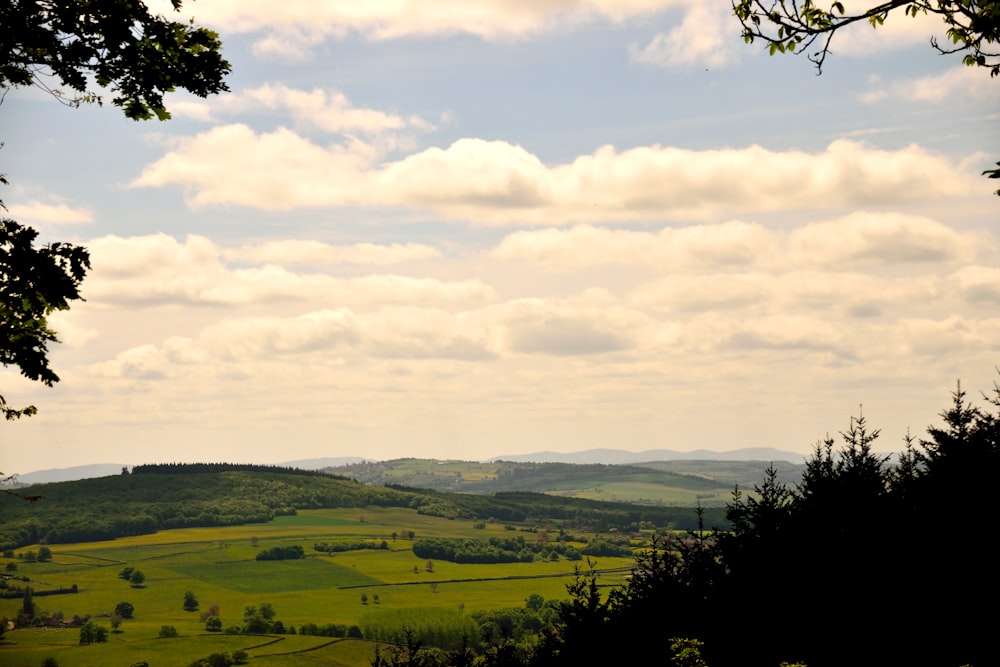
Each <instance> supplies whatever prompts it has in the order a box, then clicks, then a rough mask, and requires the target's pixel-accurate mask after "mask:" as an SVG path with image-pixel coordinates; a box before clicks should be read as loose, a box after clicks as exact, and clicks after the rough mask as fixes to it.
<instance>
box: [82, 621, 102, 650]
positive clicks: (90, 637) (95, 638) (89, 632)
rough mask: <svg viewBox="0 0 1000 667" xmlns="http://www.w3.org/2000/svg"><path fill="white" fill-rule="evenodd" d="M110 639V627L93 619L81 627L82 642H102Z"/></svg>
mask: <svg viewBox="0 0 1000 667" xmlns="http://www.w3.org/2000/svg"><path fill="white" fill-rule="evenodd" d="M106 641H108V629H107V628H106V627H104V626H103V625H98V624H96V623H94V622H93V621H87V622H86V623H84V625H83V627H82V628H80V644H81V645H87V644H101V643H103V642H106Z"/></svg>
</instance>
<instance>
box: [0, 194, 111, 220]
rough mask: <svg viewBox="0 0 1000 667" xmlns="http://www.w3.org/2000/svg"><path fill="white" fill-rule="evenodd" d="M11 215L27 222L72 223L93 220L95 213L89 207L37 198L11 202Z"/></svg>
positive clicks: (9, 211) (9, 209)
mask: <svg viewBox="0 0 1000 667" xmlns="http://www.w3.org/2000/svg"><path fill="white" fill-rule="evenodd" d="M8 213H9V214H10V216H11V217H12V218H14V219H16V220H18V221H20V222H24V223H26V224H32V225H39V224H53V225H72V224H79V223H85V222H93V219H94V215H93V213H91V212H90V210H89V209H87V208H83V207H74V206H69V205H68V204H64V203H54V204H52V203H45V202H41V201H38V200H36V199H33V200H29V201H26V202H24V203H23V204H11V205H10V206H9V207H8Z"/></svg>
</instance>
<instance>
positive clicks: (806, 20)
mask: <svg viewBox="0 0 1000 667" xmlns="http://www.w3.org/2000/svg"><path fill="white" fill-rule="evenodd" d="M852 9H853V8H852ZM733 10H734V12H735V14H736V16H737V18H739V20H740V22H741V23H742V25H743V39H744V40H745V41H746V42H747V43H752V42H754V41H755V40H757V39H760V40H762V41H764V43H765V44H766V45H767V47H768V50H769V52H770V53H771V55H774V54H775V53H795V52H798V53H807V56H806V57H808V58H809V59H810V60H811V61H812V62H813V63H814V64H815V65H816V68H817V70H819V71H821V70H822V68H823V63H824V61H825V60H826V56H827V55H828V54H829V53H830V43H831V41H832V39H833V36H834V35H835V34H836V33H837V31H838V30H840V29H842V28H844V27H846V26H849V25H851V24H853V23H859V22H864V23H868V24H869V25H871V26H872V27H873V28H877V27H879V26H881V25H882V24H883V23H884V22H885V20H886V18H888V16H889V14H890V13H892V12H895V11H896V10H902V13H903V14H904V15H905V16H909V17H917V16H922V15H925V14H935V15H937V16H939V17H941V20H942V21H943V22H944V24H945V25H946V26H947V30H946V35H947V37H948V39H949V40H950V42H951V45H948V46H942V45H940V44H939V43H938V42H937V41H936V40H934V39H932V40H931V44H932V45H933V46H934V48H936V49H937V50H938V51H939V52H940V53H945V54H948V53H963V54H964V55H963V57H962V62H964V63H965V64H966V65H969V66H974V67H975V66H978V67H986V68H988V69H989V71H990V75H991V76H997V75H998V74H1000V3H998V2H996V1H995V0H887V1H886V2H882V3H880V4H878V5H875V6H872V7H868V8H867V9H865V8H861V9H860V10H859V11H851V12H848V11H846V10H845V8H844V4H843V3H841V2H839V1H836V2H833V3H831V5H830V8H829V9H823V8H822V7H821V6H820V5H819V4H818V3H816V2H815V1H814V0H803V1H802V2H796V3H786V2H782V1H780V0H779V1H774V0H733ZM814 44H815V45H816V46H818V50H817V51H814V52H812V53H808V51H809V49H811V48H812V47H813V45H814Z"/></svg>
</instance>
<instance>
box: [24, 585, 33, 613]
mask: <svg viewBox="0 0 1000 667" xmlns="http://www.w3.org/2000/svg"><path fill="white" fill-rule="evenodd" d="M21 613H22V614H24V615H25V616H27V617H28V618H32V617H34V615H35V601H34V595H33V593H32V590H31V586H25V587H24V595H23V597H22V598H21Z"/></svg>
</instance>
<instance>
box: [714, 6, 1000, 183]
mask: <svg viewBox="0 0 1000 667" xmlns="http://www.w3.org/2000/svg"><path fill="white" fill-rule="evenodd" d="M732 3H733V11H734V13H735V14H736V16H737V18H738V19H739V20H740V22H741V23H742V24H743V39H744V41H746V42H747V43H748V44H749V43H752V42H754V41H755V40H757V39H760V40H762V41H763V42H764V43H765V44H766V45H767V48H768V51H769V52H770V54H771V55H772V56H773V55H774V54H775V53H807V56H806V57H807V58H809V60H811V61H812V62H813V64H815V65H816V71H817V73H820V72H822V71H823V63H824V62H825V61H826V57H827V55H829V53H830V43H831V41H832V40H833V36H834V35H835V34H836V32H837V31H838V30H840V29H841V28H844V27H846V26H848V25H851V24H853V23H859V22H867V23H868V24H869V25H871V26H872V28H878V27H879V26H881V25H882V24H883V23H884V22H885V20H886V18H888V16H889V14H890V13H892V12H894V11H896V10H899V9H902V11H903V14H904V15H905V16H909V17H913V18H916V17H917V16H922V15H926V14H935V15H937V16H940V17H941V19H942V21H944V24H945V25H946V26H947V29H946V31H945V34H946V36H947V38H948V40H949V41H950V42H951V43H950V44H949V45H946V46H942V45H941V44H939V43H938V41H937V40H936V39H935V38H933V37H932V38H931V45H932V46H933V47H934V48H935V49H937V50H938V52H939V53H942V54H952V53H962V54H963V56H962V62H963V63H965V64H966V65H968V66H970V67H984V68H986V69H988V70H989V72H990V76H991V77H995V76H997V75H998V74H1000V1H998V0H887V1H886V2H883V3H881V4H878V5H875V6H873V7H869V8H868V9H863V10H862V11H858V12H847V11H846V10H845V8H844V4H843V3H842V2H840V1H839V0H836V1H835V2H833V3H832V4H831V5H830V9H829V10H826V9H822V8H821V7H820V6H819V5H818V4H816V2H814V0H803V1H802V2H791V3H788V2H785V1H784V0H732ZM817 42H818V47H819V48H818V50H816V51H813V52H812V53H808V50H809V49H811V48H812V47H813V45H814V44H817ZM983 175H984V176H987V177H988V178H1000V162H998V163H997V168H996V169H986V170H984V171H983ZM995 194H996V195H998V196H1000V190H996V192H995Z"/></svg>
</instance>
